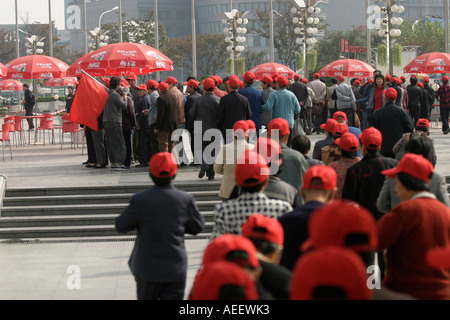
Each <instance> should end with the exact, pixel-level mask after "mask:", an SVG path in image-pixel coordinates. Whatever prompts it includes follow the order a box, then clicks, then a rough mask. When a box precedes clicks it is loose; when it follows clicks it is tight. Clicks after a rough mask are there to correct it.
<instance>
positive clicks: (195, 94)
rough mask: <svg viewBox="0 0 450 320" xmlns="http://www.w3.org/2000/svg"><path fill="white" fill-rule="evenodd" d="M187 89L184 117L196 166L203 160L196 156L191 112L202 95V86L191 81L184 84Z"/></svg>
mask: <svg viewBox="0 0 450 320" xmlns="http://www.w3.org/2000/svg"><path fill="white" fill-rule="evenodd" d="M184 84H185V85H186V86H187V87H186V93H187V98H186V104H185V105H184V117H185V118H186V130H187V131H188V132H189V136H190V138H191V139H190V144H191V150H192V153H193V155H194V161H193V162H194V164H197V163H199V162H200V161H201V160H199V159H200V155H196V154H195V152H194V151H195V150H194V141H195V140H194V119H192V117H191V115H190V113H189V112H190V110H191V108H192V106H193V105H194V102H195V100H197V98H200V97H201V96H202V94H201V93H200V86H199V83H198V81H197V80H196V79H189V80H188V82H185V83H184Z"/></svg>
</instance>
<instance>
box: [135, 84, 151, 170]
mask: <svg viewBox="0 0 450 320" xmlns="http://www.w3.org/2000/svg"><path fill="white" fill-rule="evenodd" d="M137 92H138V95H139V99H138V107H137V108H136V110H137V111H136V122H137V124H138V126H139V133H138V139H139V167H148V162H149V161H150V150H151V146H150V127H149V125H148V110H149V109H150V105H151V101H150V95H149V94H148V92H147V86H146V85H145V84H141V85H140V86H139V87H137Z"/></svg>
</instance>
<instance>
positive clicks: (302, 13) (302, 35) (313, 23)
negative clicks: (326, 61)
mask: <svg viewBox="0 0 450 320" xmlns="http://www.w3.org/2000/svg"><path fill="white" fill-rule="evenodd" d="M291 2H292V4H293V5H294V6H293V7H292V8H291V13H293V14H294V15H295V16H294V18H292V23H293V24H294V26H295V29H294V32H295V34H296V35H297V36H298V37H297V39H296V40H295V42H296V43H297V44H298V45H302V46H303V77H306V78H309V70H308V51H309V50H311V49H312V47H313V46H314V45H315V44H316V42H317V39H316V38H315V35H316V34H317V33H318V29H317V25H318V24H319V23H320V18H319V17H317V15H318V14H320V12H321V10H320V8H318V7H317V8H316V7H314V1H313V0H306V1H303V0H291Z"/></svg>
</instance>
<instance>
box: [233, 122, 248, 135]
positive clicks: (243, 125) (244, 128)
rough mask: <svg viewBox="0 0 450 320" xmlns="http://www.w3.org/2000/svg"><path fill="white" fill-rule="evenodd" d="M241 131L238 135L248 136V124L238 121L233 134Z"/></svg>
mask: <svg viewBox="0 0 450 320" xmlns="http://www.w3.org/2000/svg"><path fill="white" fill-rule="evenodd" d="M237 130H240V131H239V132H238V133H239V134H243V136H248V124H247V122H246V121H245V120H239V121H236V122H235V123H234V125H233V133H235V132H236V131H237Z"/></svg>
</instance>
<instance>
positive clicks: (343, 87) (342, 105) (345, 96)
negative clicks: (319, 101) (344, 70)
mask: <svg viewBox="0 0 450 320" xmlns="http://www.w3.org/2000/svg"><path fill="white" fill-rule="evenodd" d="M334 97H336V108H337V109H338V110H342V109H350V108H352V109H353V110H356V104H355V103H352V101H356V99H355V95H354V94H353V90H352V88H351V87H350V86H349V85H348V84H346V83H344V82H342V83H340V84H339V85H338V86H337V87H336V89H335V90H334V93H333V95H332V99H333V98H334Z"/></svg>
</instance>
